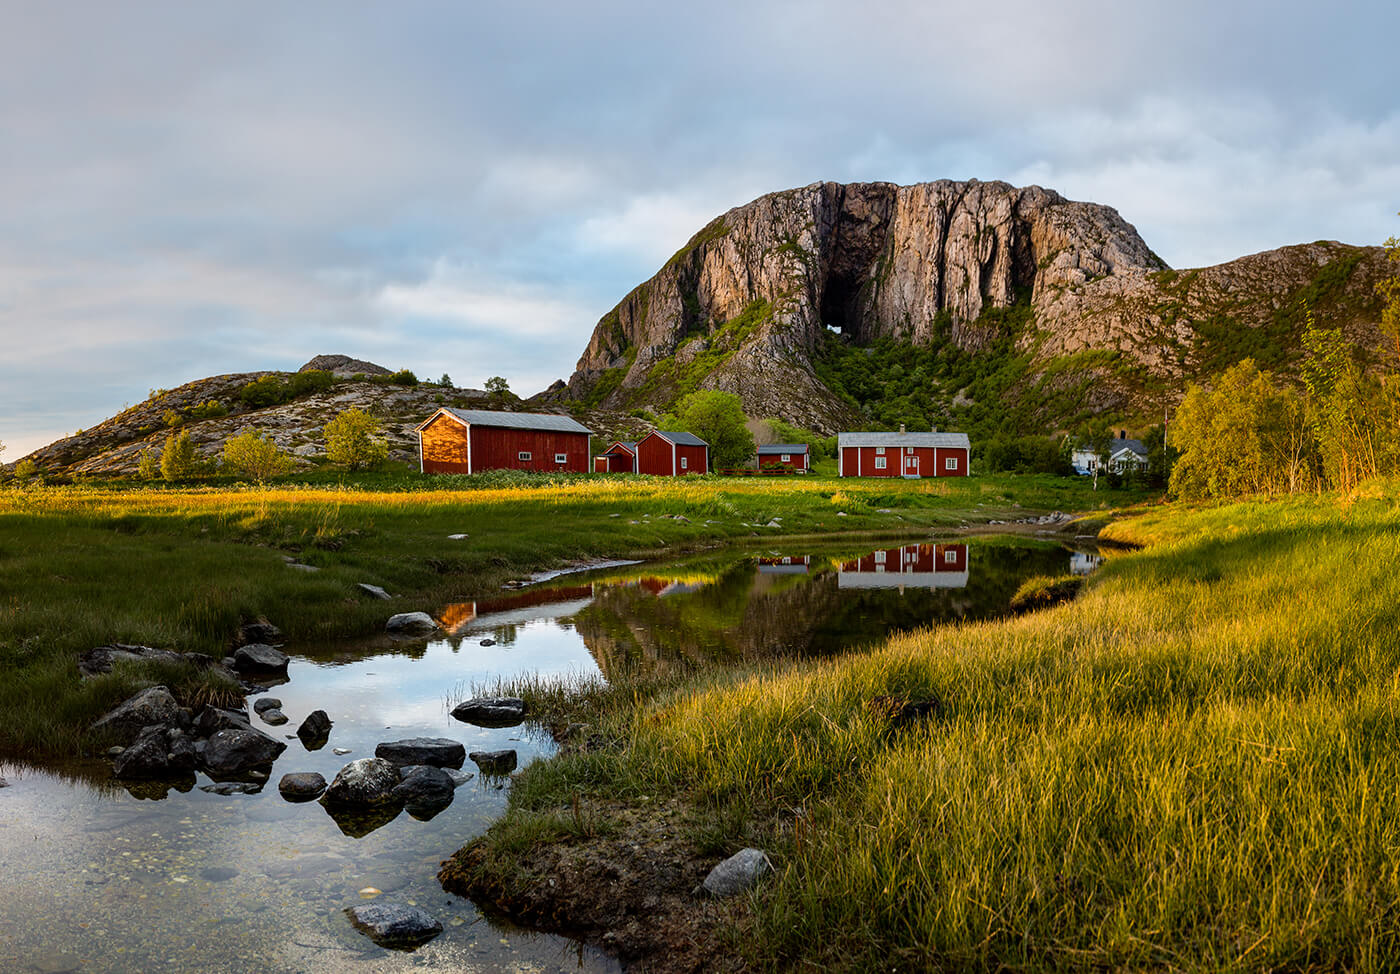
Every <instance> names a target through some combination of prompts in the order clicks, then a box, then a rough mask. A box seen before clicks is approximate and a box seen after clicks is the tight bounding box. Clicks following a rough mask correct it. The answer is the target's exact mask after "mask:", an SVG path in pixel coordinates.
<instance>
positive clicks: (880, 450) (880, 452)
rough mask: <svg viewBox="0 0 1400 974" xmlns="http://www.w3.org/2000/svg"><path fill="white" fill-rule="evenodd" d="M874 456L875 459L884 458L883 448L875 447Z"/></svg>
mask: <svg viewBox="0 0 1400 974" xmlns="http://www.w3.org/2000/svg"><path fill="white" fill-rule="evenodd" d="M875 455H876V456H877V457H882V456H884V455H885V448H884V447H883V446H877V447H876V448H875Z"/></svg>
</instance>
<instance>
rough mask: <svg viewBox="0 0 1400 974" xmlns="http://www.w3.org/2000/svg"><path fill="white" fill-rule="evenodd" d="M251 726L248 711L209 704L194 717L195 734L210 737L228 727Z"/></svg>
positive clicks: (241, 727) (240, 727)
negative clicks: (209, 705)
mask: <svg viewBox="0 0 1400 974" xmlns="http://www.w3.org/2000/svg"><path fill="white" fill-rule="evenodd" d="M251 726H252V724H250V723H249V721H248V713H247V711H244V710H227V709H225V708H223V707H208V706H207V707H205V708H204V709H203V710H201V711H200V712H199V716H198V717H196V718H195V719H194V734H195V736H196V737H210V736H212V735H213V734H215V733H217V732H218V731H221V730H225V729H228V728H238V729H243V728H250V727H251Z"/></svg>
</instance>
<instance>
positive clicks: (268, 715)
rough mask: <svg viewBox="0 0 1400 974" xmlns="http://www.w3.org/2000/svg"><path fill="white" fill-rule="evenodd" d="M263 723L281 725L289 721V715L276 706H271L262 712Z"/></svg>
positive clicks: (274, 725)
mask: <svg viewBox="0 0 1400 974" xmlns="http://www.w3.org/2000/svg"><path fill="white" fill-rule="evenodd" d="M262 719H263V723H265V724H271V725H272V726H273V727H280V726H281V725H283V724H285V723H286V722H287V715H286V714H284V713H282V711H280V710H278V709H277V708H276V707H271V708H269V709H267V710H264V711H263V712H262Z"/></svg>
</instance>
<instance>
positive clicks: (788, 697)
mask: <svg viewBox="0 0 1400 974" xmlns="http://www.w3.org/2000/svg"><path fill="white" fill-rule="evenodd" d="M1398 489H1400V484H1396V483H1390V484H1386V485H1381V486H1379V487H1377V488H1376V489H1374V490H1371V491H1369V492H1367V493H1364V494H1360V495H1354V496H1352V497H1347V498H1336V497H1323V498H1320V499H1319V498H1306V499H1293V500H1286V501H1279V502H1274V503H1265V502H1250V503H1241V504H1232V505H1227V506H1221V507H1213V508H1202V509H1195V508H1186V507H1181V506H1171V507H1165V508H1158V509H1153V510H1152V511H1150V512H1148V513H1145V514H1144V515H1143V516H1141V517H1138V518H1134V519H1130V520H1127V521H1121V522H1119V523H1117V524H1115V525H1112V526H1111V527H1110V529H1109V531H1110V534H1111V535H1112V536H1113V537H1115V538H1116V539H1118V540H1121V541H1124V542H1132V543H1136V544H1141V545H1144V546H1145V550H1142V551H1140V552H1136V553H1132V554H1122V555H1119V556H1116V557H1114V558H1112V559H1110V560H1109V561H1108V562H1107V563H1106V564H1105V566H1104V567H1103V568H1102V569H1101V570H1100V572H1099V573H1098V574H1096V575H1095V576H1094V577H1093V578H1092V579H1091V580H1090V581H1088V582H1087V583H1086V584H1085V587H1084V590H1083V592H1082V593H1081V595H1080V596H1079V597H1078V598H1077V599H1076V600H1074V601H1073V602H1071V603H1068V604H1066V605H1064V606H1061V607H1058V608H1055V609H1051V610H1049V611H1045V612H1039V613H1032V614H1028V615H1024V616H1019V617H1016V618H1012V619H1008V620H1003V621H998V622H989V623H981V624H970V625H964V626H950V627H944V628H938V629H933V630H926V631H922V632H917V633H913V634H910V635H908V636H902V637H899V638H896V639H893V640H891V641H889V643H888V644H887V645H884V646H882V647H880V648H877V649H875V650H873V651H870V652H867V653H860V654H854V655H848V656H843V657H839V658H836V659H832V660H826V661H821V662H808V663H794V664H789V665H776V666H764V667H755V668H752V669H749V670H745V671H743V672H739V673H730V674H729V675H727V676H717V675H715V674H707V675H704V676H702V677H700V678H699V679H698V680H697V681H696V682H695V683H693V684H680V685H675V686H671V687H668V688H666V689H665V690H664V691H662V692H660V693H658V695H657V696H655V697H653V698H647V697H645V696H643V697H641V698H638V699H636V700H634V701H626V700H621V702H623V703H625V704H626V705H625V706H622V707H619V708H618V709H616V710H612V711H608V712H606V713H604V715H603V716H602V718H601V721H602V723H603V725H604V728H605V734H606V736H607V737H608V738H610V739H613V740H617V741H621V742H625V744H626V746H625V747H618V748H616V749H609V750H605V751H601V752H598V753H594V754H590V755H588V756H587V758H586V759H584V758H578V757H572V756H565V757H562V758H560V759H557V760H554V761H550V762H544V763H541V764H537V765H535V766H534V767H532V768H531V769H528V770H527V771H526V772H525V773H524V774H523V775H522V777H521V779H520V783H519V789H520V790H519V791H518V792H517V793H516V794H515V795H514V796H513V797H512V812H511V813H510V815H511V817H513V816H514V815H516V814H518V813H519V812H520V811H531V812H541V811H543V810H546V809H549V808H554V807H563V803H564V802H565V801H566V800H567V796H568V795H571V794H574V793H576V792H577V791H578V790H582V791H584V792H585V793H589V794H602V795H613V796H618V797H627V796H629V795H630V796H634V797H635V796H637V795H648V796H652V798H653V799H654V800H656V799H658V798H659V799H667V798H669V797H683V798H685V799H686V800H687V801H689V802H692V803H694V804H696V805H700V806H705V807H715V808H726V807H742V808H746V809H749V810H750V812H751V814H750V815H748V816H747V817H746V825H745V826H744V827H745V828H746V829H750V830H752V828H753V817H754V816H755V815H758V814H762V815H764V816H765V825H764V828H763V830H762V833H763V834H762V835H761V836H760V838H761V839H762V844H763V846H764V847H765V848H766V849H767V850H768V852H769V854H770V855H772V856H773V858H774V861H775V862H776V863H777V865H778V870H779V871H778V875H777V876H776V877H775V878H774V879H773V880H772V881H771V882H770V883H769V884H767V885H766V886H764V887H761V888H760V890H759V892H758V893H757V895H756V899H755V901H754V908H755V910H756V912H757V924H758V928H759V929H758V936H756V937H755V938H754V939H753V941H752V942H751V943H750V944H749V949H750V950H751V951H752V952H753V953H754V954H755V955H756V956H755V958H754V959H755V960H756V961H757V965H756V966H762V967H768V966H772V967H777V968H790V967H799V966H813V967H836V968H842V969H850V970H865V969H873V968H874V967H875V966H877V965H879V966H885V967H888V966H891V965H893V966H896V967H900V968H911V969H931V968H967V967H976V968H987V967H1011V968H1021V969H1028V968H1029V969H1040V968H1058V967H1070V968H1081V967H1086V966H1093V967H1103V968H1116V969H1141V968H1146V967H1158V966H1171V967H1173V968H1183V969H1206V968H1208V969H1217V968H1220V967H1231V968H1241V969H1275V968H1290V969H1299V968H1316V969H1339V968H1340V969H1354V968H1364V969H1380V968H1384V967H1386V966H1388V963H1389V958H1391V957H1394V956H1396V954H1397V952H1398V951H1400V913H1397V911H1395V910H1393V909H1390V908H1389V907H1388V906H1386V904H1393V903H1395V902H1397V901H1400V871H1397V870H1396V869H1395V855H1394V852H1395V849H1396V848H1397V845H1400V717H1397V699H1400V683H1397V680H1396V677H1395V673H1396V671H1397V668H1400V637H1397V635H1396V633H1397V632H1398V631H1400V574H1397V573H1396V572H1395V571H1394V566H1395V565H1397V564H1400V503H1397V501H1396V500H1395V498H1396V497H1397V496H1398V495H1400V494H1398ZM882 695H892V696H898V697H901V698H904V699H909V700H925V699H932V700H937V701H940V702H942V704H943V712H942V714H941V715H940V716H936V717H933V718H929V719H928V721H927V722H926V724H925V725H924V726H922V727H919V726H915V727H912V728H908V729H905V730H903V731H901V732H900V733H898V734H896V735H890V734H889V733H888V729H887V728H886V727H884V726H883V725H881V724H880V723H879V722H877V721H875V720H873V719H872V718H871V717H870V715H869V711H868V709H867V708H866V706H865V704H866V702H867V701H869V700H870V699H871V698H872V697H876V696H882ZM619 699H621V698H619ZM536 769H539V770H538V771H537V770H536ZM536 775H538V776H539V777H538V780H536ZM795 809H800V810H801V813H800V814H798V813H795V812H794V810H795ZM799 824H800V825H801V828H798V827H797V826H798V825H799ZM720 825H721V826H722V825H723V820H720ZM738 827H739V826H738V825H737V824H736V825H734V828H735V829H737V828H738ZM752 841H753V839H752V838H751V837H750V836H747V835H740V834H738V833H737V832H734V833H731V834H727V835H723V836H716V835H711V836H708V837H707V842H708V844H709V845H710V846H711V847H713V848H715V849H723V850H724V851H733V850H734V849H735V848H736V847H737V846H738V845H739V844H740V843H748V842H752Z"/></svg>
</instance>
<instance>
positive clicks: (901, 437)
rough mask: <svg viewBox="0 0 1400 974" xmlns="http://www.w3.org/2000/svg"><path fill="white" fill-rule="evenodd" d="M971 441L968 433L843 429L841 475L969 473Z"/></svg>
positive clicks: (839, 440) (838, 441)
mask: <svg viewBox="0 0 1400 974" xmlns="http://www.w3.org/2000/svg"><path fill="white" fill-rule="evenodd" d="M971 452H972V444H971V443H970V442H969V441H968V439H967V434H966V433H938V432H933V433H909V432H906V431H905V430H903V429H900V431H899V432H898V433H841V434H839V435H838V436H837V437H836V457H837V472H838V474H839V475H840V476H842V477H909V478H917V477H966V476H967V475H968V473H969V472H970V471H969V469H968V466H969V464H968V460H969V458H970V455H971Z"/></svg>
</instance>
